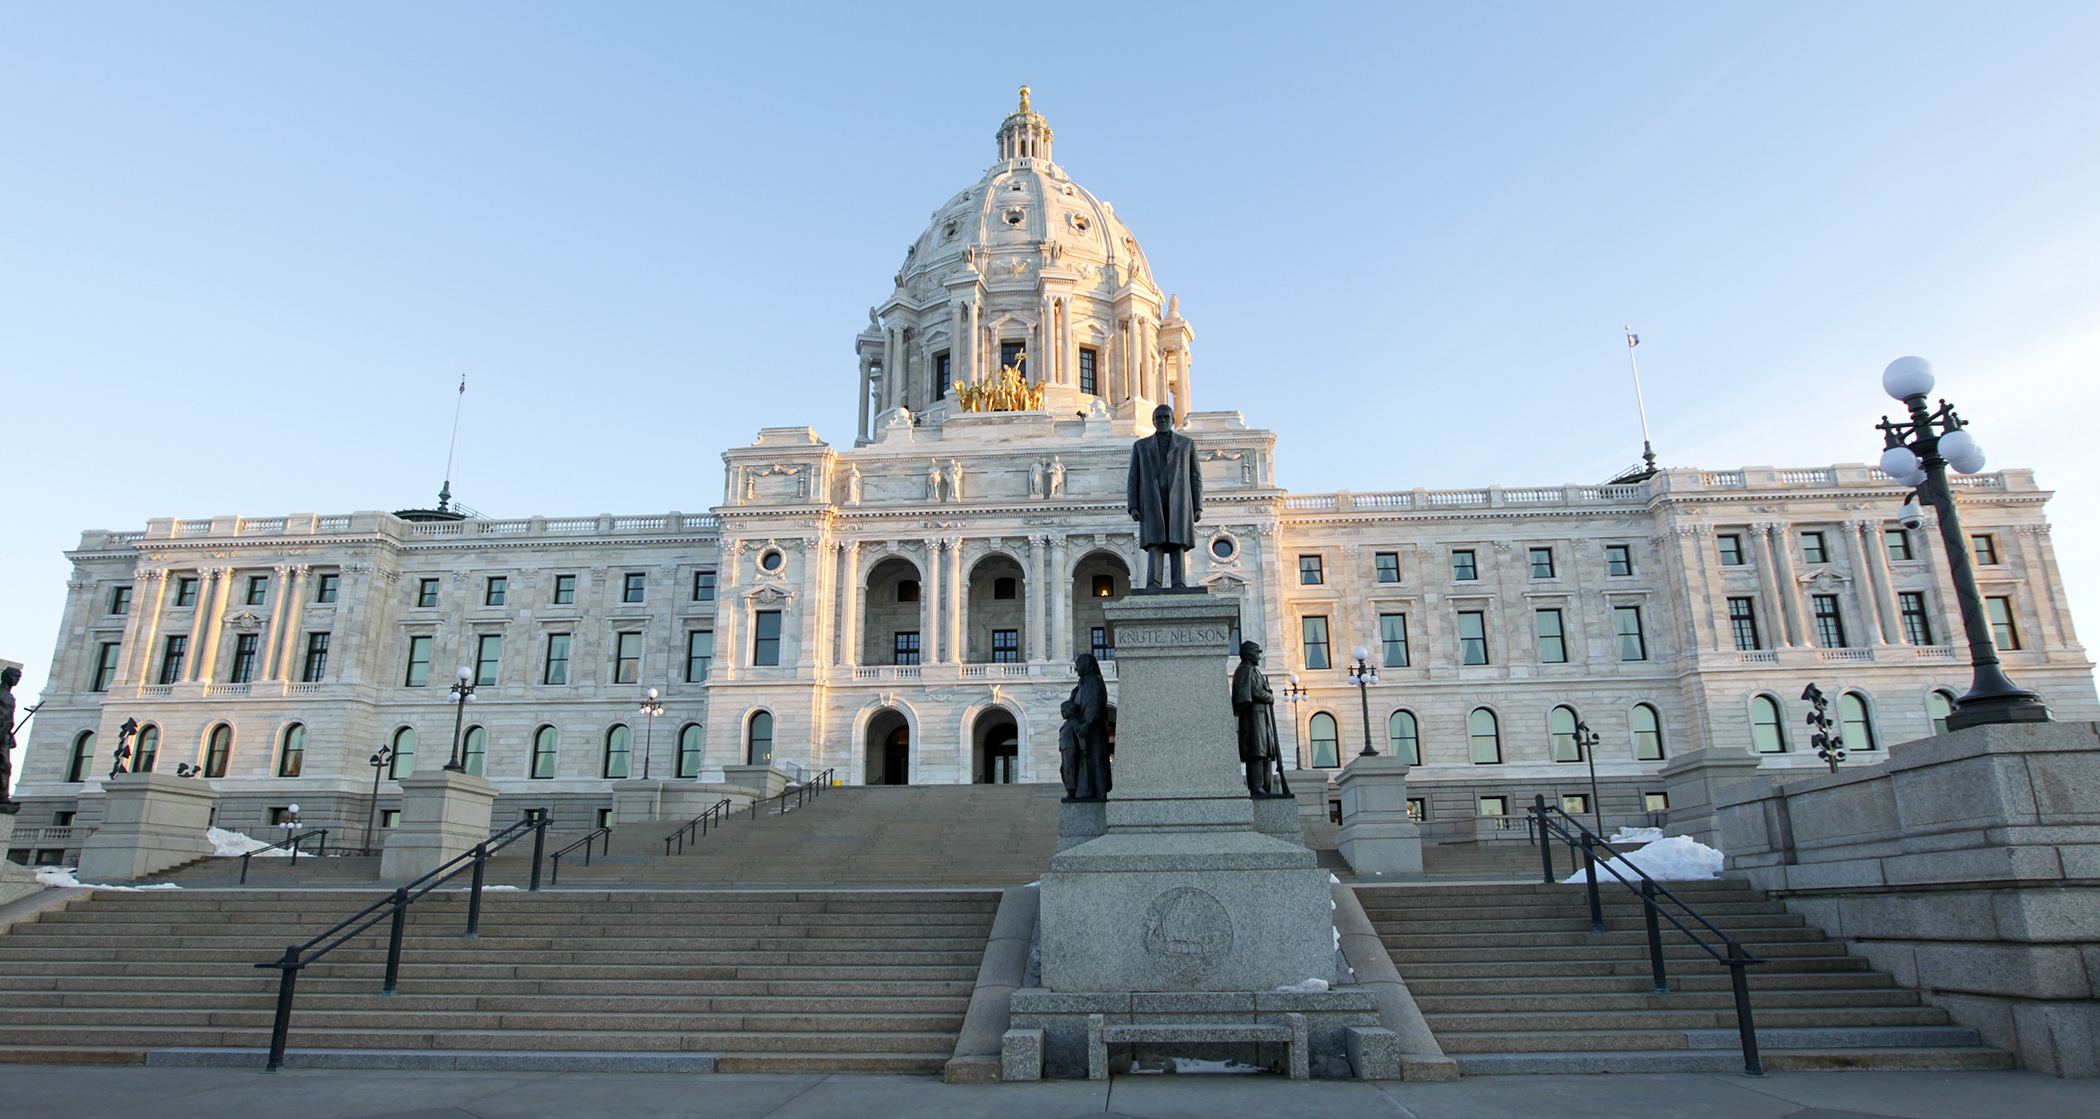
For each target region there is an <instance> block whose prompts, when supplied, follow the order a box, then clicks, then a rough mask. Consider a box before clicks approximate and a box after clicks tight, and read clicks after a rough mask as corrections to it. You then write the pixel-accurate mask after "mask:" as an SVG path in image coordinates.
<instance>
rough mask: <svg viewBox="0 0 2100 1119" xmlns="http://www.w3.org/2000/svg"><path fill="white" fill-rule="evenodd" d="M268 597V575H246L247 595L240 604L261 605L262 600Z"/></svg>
mask: <svg viewBox="0 0 2100 1119" xmlns="http://www.w3.org/2000/svg"><path fill="white" fill-rule="evenodd" d="M269 597H270V577H269V576H268V575H250V576H248V597H247V599H246V601H244V602H243V603H242V605H244V606H261V605H262V604H263V602H264V601H265V600H266V599H268V598H269Z"/></svg>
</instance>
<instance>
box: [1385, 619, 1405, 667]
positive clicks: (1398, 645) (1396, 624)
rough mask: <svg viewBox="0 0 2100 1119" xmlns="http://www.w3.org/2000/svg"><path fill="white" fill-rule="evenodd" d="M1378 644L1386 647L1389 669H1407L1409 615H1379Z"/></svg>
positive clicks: (1386, 661) (1386, 660)
mask: <svg viewBox="0 0 2100 1119" xmlns="http://www.w3.org/2000/svg"><path fill="white" fill-rule="evenodd" d="M1378 643H1379V645H1381V646H1383V647H1384V650H1383V651H1384V653H1385V666H1386V667H1387V668H1406V667H1407V615H1405V614H1380V615H1378Z"/></svg>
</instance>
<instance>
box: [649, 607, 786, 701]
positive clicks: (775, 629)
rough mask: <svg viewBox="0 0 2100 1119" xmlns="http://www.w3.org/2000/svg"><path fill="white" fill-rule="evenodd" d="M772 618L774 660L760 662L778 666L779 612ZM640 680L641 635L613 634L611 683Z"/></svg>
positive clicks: (774, 613)
mask: <svg viewBox="0 0 2100 1119" xmlns="http://www.w3.org/2000/svg"><path fill="white" fill-rule="evenodd" d="M759 616H760V617H764V616H765V615H763V614H761V615H759ZM773 617H774V619H775V621H774V622H773V633H774V640H775V645H776V648H775V651H774V659H773V660H770V661H763V662H761V663H764V664H778V663H780V661H779V655H780V654H779V650H778V648H777V645H778V641H779V633H780V622H779V621H778V619H779V617H780V612H779V611H777V610H776V611H774V612H773ZM641 678H642V635H641V634H639V633H620V634H614V635H613V680H612V682H613V683H615V684H632V683H635V682H637V681H639V680H640V679H641Z"/></svg>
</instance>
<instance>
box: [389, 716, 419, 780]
mask: <svg viewBox="0 0 2100 1119" xmlns="http://www.w3.org/2000/svg"><path fill="white" fill-rule="evenodd" d="M415 771H416V728H414V727H402V728H401V729H399V730H397V731H395V732H394V760H393V761H391V762H389V763H388V764H387V768H386V775H387V777H389V778H390V779H392V780H395V781H399V780H401V779H402V778H403V777H406V776H408V775H409V774H411V773H414V772H415Z"/></svg>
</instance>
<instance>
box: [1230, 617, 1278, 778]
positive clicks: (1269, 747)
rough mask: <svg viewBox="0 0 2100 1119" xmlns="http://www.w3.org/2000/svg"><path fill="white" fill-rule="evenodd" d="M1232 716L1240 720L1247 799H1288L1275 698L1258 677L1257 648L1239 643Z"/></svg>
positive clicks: (1233, 688) (1252, 644) (1266, 681)
mask: <svg viewBox="0 0 2100 1119" xmlns="http://www.w3.org/2000/svg"><path fill="white" fill-rule="evenodd" d="M1232 713H1233V714H1234V715H1237V716H1239V720H1240V761H1241V762H1242V763H1244V764H1245V765H1246V767H1247V792H1248V794H1249V795H1251V796H1258V797H1261V796H1278V797H1287V796H1289V795H1291V786H1290V784H1289V783H1288V782H1286V781H1285V780H1284V777H1283V753H1282V751H1280V750H1278V749H1277V746H1276V695H1275V693H1273V692H1271V691H1270V690H1269V680H1268V677H1265V676H1263V675H1262V674H1261V646H1260V645H1258V644H1256V643H1254V642H1252V641H1242V642H1240V666H1239V668H1238V669H1236V670H1234V672H1233V674H1232Z"/></svg>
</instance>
